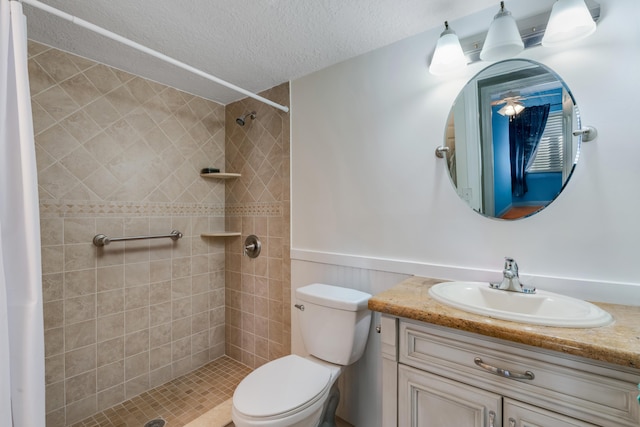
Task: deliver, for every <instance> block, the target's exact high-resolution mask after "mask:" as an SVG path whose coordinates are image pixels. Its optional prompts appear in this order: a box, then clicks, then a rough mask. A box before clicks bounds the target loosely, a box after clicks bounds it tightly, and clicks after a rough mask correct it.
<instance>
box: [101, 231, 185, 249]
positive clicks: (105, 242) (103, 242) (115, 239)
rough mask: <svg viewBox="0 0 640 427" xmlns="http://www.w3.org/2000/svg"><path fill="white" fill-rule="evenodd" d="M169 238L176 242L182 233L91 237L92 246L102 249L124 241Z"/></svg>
mask: <svg viewBox="0 0 640 427" xmlns="http://www.w3.org/2000/svg"><path fill="white" fill-rule="evenodd" d="M165 237H169V238H170V239H171V240H178V239H180V238H182V233H181V232H179V231H178V230H172V231H171V233H169V234H158V235H155V236H132V237H107V236H105V235H104V234H96V235H95V236H94V237H93V244H94V245H96V246H98V247H102V246H105V245H108V244H109V243H111V242H122V241H125V240H145V239H162V238H165Z"/></svg>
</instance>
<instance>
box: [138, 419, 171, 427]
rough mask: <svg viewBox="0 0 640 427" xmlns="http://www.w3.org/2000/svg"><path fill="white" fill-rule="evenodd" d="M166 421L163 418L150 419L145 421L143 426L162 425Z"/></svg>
mask: <svg viewBox="0 0 640 427" xmlns="http://www.w3.org/2000/svg"><path fill="white" fill-rule="evenodd" d="M166 423H167V422H166V421H165V420H163V419H160V418H159V419H157V420H151V421H149V422H147V423H146V424H145V425H144V427H164V425H165V424H166Z"/></svg>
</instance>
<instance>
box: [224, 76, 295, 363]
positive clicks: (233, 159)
mask: <svg viewBox="0 0 640 427" xmlns="http://www.w3.org/2000/svg"><path fill="white" fill-rule="evenodd" d="M261 95H262V96H264V97H266V98H268V99H271V100H273V101H275V102H277V103H279V104H282V105H289V84H288V83H286V84H282V85H280V86H277V87H275V88H272V89H270V90H268V91H265V92H263V93H261ZM251 111H255V112H256V113H257V114H256V118H255V120H246V124H245V126H242V127H241V126H238V125H237V124H236V122H235V119H236V118H237V117H239V116H240V115H242V114H245V113H247V112H251ZM225 123H226V125H225V126H226V132H225V135H226V157H225V159H226V162H225V163H226V171H227V172H239V173H241V174H242V176H241V177H240V178H238V179H235V180H230V181H229V182H228V183H227V194H226V213H227V216H226V223H227V229H228V230H230V231H241V232H242V237H236V238H233V239H229V241H228V243H227V250H226V280H227V282H226V283H227V291H226V337H227V338H226V339H227V347H226V352H227V355H229V356H231V357H233V358H234V359H236V360H238V361H240V362H242V363H244V364H246V365H248V366H250V367H252V368H255V367H258V366H260V365H262V364H264V363H266V362H268V361H270V360H273V359H276V358H278V357H281V356H283V355H286V354H289V353H290V352H291V296H290V293H291V260H290V258H289V248H290V237H289V236H290V215H289V213H290V199H289V194H290V191H289V185H290V183H289V176H290V171H289V164H290V162H289V159H290V153H289V145H290V144H289V114H288V113H283V112H281V111H279V110H276V109H275V108H273V107H269V106H266V105H264V104H262V103H259V102H257V101H254V100H252V99H244V100H242V101H238V102H235V103H233V104H230V105H227V107H226V120H225ZM250 234H255V235H257V236H258V237H259V238H260V240H261V241H262V253H261V254H260V256H259V257H258V258H255V259H251V258H249V257H245V256H242V249H243V243H244V239H245V238H246V236H248V235H250Z"/></svg>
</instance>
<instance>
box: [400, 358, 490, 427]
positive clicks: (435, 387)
mask: <svg viewBox="0 0 640 427" xmlns="http://www.w3.org/2000/svg"><path fill="white" fill-rule="evenodd" d="M501 420H502V398H501V396H500V395H498V394H495V393H491V392H488V391H484V390H481V389H479V388H476V387H472V386H468V385H466V384H462V383H459V382H457V381H452V380H449V379H446V378H443V377H439V376H437V375H433V374H430V373H427V372H424V371H420V370H417V369H413V368H410V367H408V366H405V365H398V427H500V426H502V421H501Z"/></svg>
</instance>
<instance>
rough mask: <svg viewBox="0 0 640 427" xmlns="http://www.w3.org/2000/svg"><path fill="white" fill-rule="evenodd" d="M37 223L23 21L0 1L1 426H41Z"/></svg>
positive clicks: (16, 7)
mask: <svg viewBox="0 0 640 427" xmlns="http://www.w3.org/2000/svg"><path fill="white" fill-rule="evenodd" d="M44 425H45V403H44V332H43V320H42V278H41V265H40V219H39V212H38V182H37V174H36V159H35V146H34V141H33V123H32V118H31V100H30V95H29V78H28V68H27V34H26V20H25V17H24V15H23V13H22V5H21V4H20V3H19V2H17V1H9V0H0V426H2V427H5V426H7V427H10V426H13V427H44Z"/></svg>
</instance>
